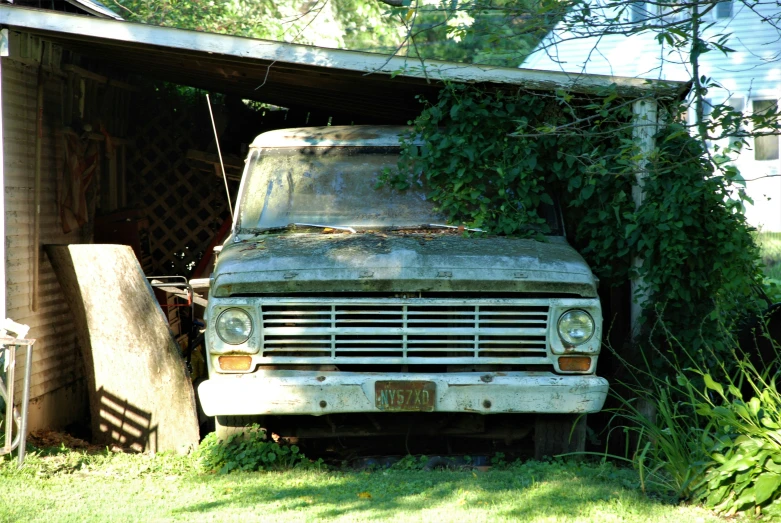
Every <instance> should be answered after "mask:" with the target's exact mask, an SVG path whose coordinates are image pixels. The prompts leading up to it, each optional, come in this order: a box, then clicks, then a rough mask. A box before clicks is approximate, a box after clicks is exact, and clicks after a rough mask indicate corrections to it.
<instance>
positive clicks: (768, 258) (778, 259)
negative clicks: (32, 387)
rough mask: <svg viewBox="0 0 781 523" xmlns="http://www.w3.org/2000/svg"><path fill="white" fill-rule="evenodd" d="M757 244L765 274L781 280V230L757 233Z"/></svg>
mask: <svg viewBox="0 0 781 523" xmlns="http://www.w3.org/2000/svg"><path fill="white" fill-rule="evenodd" d="M757 245H758V246H759V252H760V255H761V257H762V263H763V264H764V265H765V269H764V271H763V272H764V273H765V276H767V277H768V278H772V279H775V280H781V232H761V233H758V234H757Z"/></svg>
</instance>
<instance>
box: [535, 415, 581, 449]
mask: <svg viewBox="0 0 781 523" xmlns="http://www.w3.org/2000/svg"><path fill="white" fill-rule="evenodd" d="M585 449H586V415H585V414H547V415H540V416H537V419H536V420H535V423H534V458H535V459H542V458H544V457H548V456H556V455H558V454H568V453H571V452H583V451H584V450H585Z"/></svg>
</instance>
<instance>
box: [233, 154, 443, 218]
mask: <svg viewBox="0 0 781 523" xmlns="http://www.w3.org/2000/svg"><path fill="white" fill-rule="evenodd" d="M398 160H399V149H398V148H397V147H387V148H386V147H375V148H370V147H304V148H285V149H263V150H262V151H260V153H259V154H258V153H257V152H255V153H253V154H252V155H251V156H250V159H249V165H248V166H247V173H246V174H245V176H247V177H248V178H247V179H246V180H245V181H244V183H245V187H244V189H243V192H242V197H241V202H240V211H239V220H240V226H241V228H242V229H271V228H277V227H285V226H287V225H289V224H291V223H313V224H323V225H334V226H343V227H399V226H401V227H404V226H415V225H420V224H423V223H444V221H443V220H444V218H443V217H442V216H440V215H439V214H438V213H437V212H435V211H434V204H433V202H431V201H430V200H428V199H426V192H427V191H426V188H425V187H423V186H422V185H421V186H420V187H410V188H409V189H407V190H405V191H397V190H395V189H393V188H391V187H388V186H383V187H380V188H377V183H378V180H379V178H380V175H381V174H382V172H383V171H384V170H385V169H397V162H398Z"/></svg>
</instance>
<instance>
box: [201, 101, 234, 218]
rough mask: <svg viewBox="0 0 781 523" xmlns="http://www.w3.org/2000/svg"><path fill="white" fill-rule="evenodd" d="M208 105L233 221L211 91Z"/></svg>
mask: <svg viewBox="0 0 781 523" xmlns="http://www.w3.org/2000/svg"><path fill="white" fill-rule="evenodd" d="M206 105H208V106H209V116H210V117H211V119H212V129H213V130H214V143H215V144H217V156H218V157H219V158H220V169H222V181H224V182H225V194H227V195H228V209H229V210H230V212H231V221H233V205H231V193H230V190H229V189H228V177H227V176H226V175H225V164H224V163H223V161H222V151H220V139H219V137H218V136H217V125H216V124H215V123H214V113H213V112H212V102H211V100H209V93H206Z"/></svg>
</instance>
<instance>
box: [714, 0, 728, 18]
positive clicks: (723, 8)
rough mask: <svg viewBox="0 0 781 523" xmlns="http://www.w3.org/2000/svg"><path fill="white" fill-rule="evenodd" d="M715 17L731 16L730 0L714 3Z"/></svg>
mask: <svg viewBox="0 0 781 523" xmlns="http://www.w3.org/2000/svg"><path fill="white" fill-rule="evenodd" d="M716 18H732V0H722V1H721V2H717V3H716Z"/></svg>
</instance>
